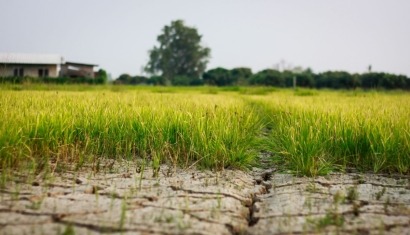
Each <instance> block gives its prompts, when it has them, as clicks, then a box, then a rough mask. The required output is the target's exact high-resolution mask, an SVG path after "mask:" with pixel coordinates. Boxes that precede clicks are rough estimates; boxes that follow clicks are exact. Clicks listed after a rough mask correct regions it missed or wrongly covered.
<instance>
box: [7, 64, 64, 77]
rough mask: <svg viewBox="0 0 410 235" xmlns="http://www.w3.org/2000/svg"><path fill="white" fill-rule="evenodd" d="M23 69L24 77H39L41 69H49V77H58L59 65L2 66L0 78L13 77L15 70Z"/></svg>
mask: <svg viewBox="0 0 410 235" xmlns="http://www.w3.org/2000/svg"><path fill="white" fill-rule="evenodd" d="M20 68H22V69H23V71H24V76H27V77H38V76H39V70H40V69H48V77H58V71H57V65H33V64H0V77H13V76H14V69H20Z"/></svg>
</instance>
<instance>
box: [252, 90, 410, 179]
mask: <svg viewBox="0 0 410 235" xmlns="http://www.w3.org/2000/svg"><path fill="white" fill-rule="evenodd" d="M408 98H409V95H408V94H406V93H393V94H386V93H377V92H372V94H371V96H369V94H366V93H365V94H364V95H359V96H350V97H346V96H345V95H344V94H343V93H338V92H329V91H328V92H321V93H320V95H319V96H303V97H299V96H292V95H291V93H290V92H281V93H275V94H273V95H270V96H265V97H253V101H254V102H257V103H258V105H260V106H261V107H263V108H264V110H265V112H266V113H267V114H266V115H269V117H270V121H271V124H270V125H271V126H272V129H271V131H270V136H269V141H268V145H269V149H270V150H271V151H272V152H274V153H277V154H278V155H279V156H280V158H279V162H280V163H281V164H284V165H286V167H287V168H288V169H291V170H293V171H294V172H296V173H298V174H301V175H313V176H314V175H322V174H327V173H329V172H330V171H332V170H346V169H347V168H351V167H353V168H356V169H359V170H361V171H372V172H376V173H377V172H391V173H402V174H407V173H409V172H410V121H409V120H410V119H409V118H410V100H409V99H408ZM276 159H277V160H278V158H276Z"/></svg>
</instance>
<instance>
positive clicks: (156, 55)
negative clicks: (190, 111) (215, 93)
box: [145, 20, 211, 83]
mask: <svg viewBox="0 0 410 235" xmlns="http://www.w3.org/2000/svg"><path fill="white" fill-rule="evenodd" d="M201 38H202V36H201V35H199V34H198V32H197V30H196V28H191V27H187V26H185V25H184V22H183V21H182V20H176V21H172V22H171V25H169V26H168V25H167V26H165V27H164V28H163V29H162V34H160V35H159V36H158V37H157V41H158V42H159V46H154V48H153V49H151V50H150V51H149V62H148V64H147V65H146V66H145V71H146V72H148V73H150V74H153V75H161V76H162V77H163V78H164V79H165V80H166V81H167V82H168V83H169V82H170V83H173V82H174V79H175V78H176V77H181V76H184V77H188V78H189V79H190V80H195V79H198V78H200V77H201V75H202V73H203V72H204V71H205V69H206V65H207V63H208V59H209V57H210V52H211V50H210V49H209V48H207V47H203V46H201V44H200V42H201Z"/></svg>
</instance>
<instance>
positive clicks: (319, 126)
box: [0, 84, 410, 175]
mask: <svg viewBox="0 0 410 235" xmlns="http://www.w3.org/2000/svg"><path fill="white" fill-rule="evenodd" d="M0 120H1V122H0V164H1V165H0V169H1V171H2V172H3V173H4V172H5V171H7V170H10V169H31V170H33V171H39V170H43V169H47V168H50V167H49V165H48V164H49V163H50V162H51V163H52V164H53V167H54V168H55V167H56V165H64V164H66V163H69V164H72V165H74V166H76V167H81V166H83V165H85V164H88V163H94V162H95V161H99V159H102V158H109V159H114V160H115V159H119V158H121V159H122V158H125V159H131V160H134V159H144V160H145V161H144V162H146V163H149V164H151V166H152V167H154V168H158V166H159V164H161V163H167V164H172V165H174V166H180V167H191V166H195V167H200V168H206V169H217V170H219V169H224V168H236V169H245V168H249V167H250V166H252V165H254V164H257V163H258V162H257V157H256V156H257V154H258V152H260V151H269V152H271V153H272V155H273V160H274V161H273V162H272V164H276V167H280V168H282V169H287V170H291V171H293V172H295V173H297V174H301V175H319V174H326V173H329V172H331V171H344V170H346V169H347V168H356V169H358V170H360V171H372V172H390V173H402V174H408V173H410V94H409V93H406V92H400V91H398V92H377V91H370V92H365V91H337V92H336V91H318V90H297V91H293V90H282V89H272V88H264V87H255V88H253V87H246V88H244V87H232V88H216V87H196V88H186V87H130V86H82V85H69V86H67V85H64V86H57V85H52V86H47V85H36V86H31V85H30V84H28V85H24V86H21V85H20V86H18V85H17V86H16V85H1V86H0ZM3 175H4V174H3Z"/></svg>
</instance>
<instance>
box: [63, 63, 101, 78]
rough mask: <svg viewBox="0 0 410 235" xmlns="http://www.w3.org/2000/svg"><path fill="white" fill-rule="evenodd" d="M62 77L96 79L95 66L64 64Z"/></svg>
mask: <svg viewBox="0 0 410 235" xmlns="http://www.w3.org/2000/svg"><path fill="white" fill-rule="evenodd" d="M60 76H62V77H86V78H94V66H92V65H80V64H70V63H66V64H62V65H61V70H60Z"/></svg>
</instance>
